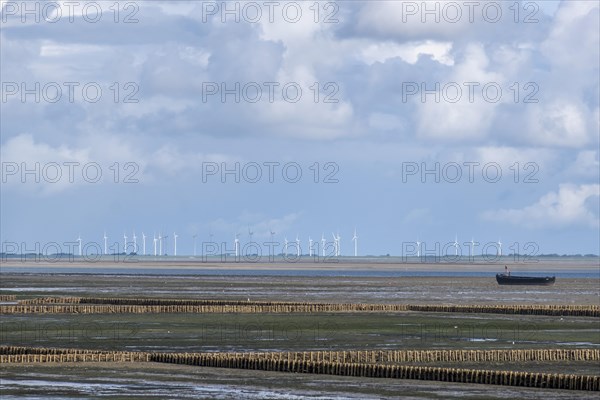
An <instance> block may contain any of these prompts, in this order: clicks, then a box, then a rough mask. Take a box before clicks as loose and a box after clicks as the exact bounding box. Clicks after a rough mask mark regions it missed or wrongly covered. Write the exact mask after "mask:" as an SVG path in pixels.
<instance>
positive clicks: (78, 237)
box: [77, 234, 81, 257]
mask: <svg viewBox="0 0 600 400" xmlns="http://www.w3.org/2000/svg"><path fill="white" fill-rule="evenodd" d="M77 241H78V242H79V257H81V234H79V236H77Z"/></svg>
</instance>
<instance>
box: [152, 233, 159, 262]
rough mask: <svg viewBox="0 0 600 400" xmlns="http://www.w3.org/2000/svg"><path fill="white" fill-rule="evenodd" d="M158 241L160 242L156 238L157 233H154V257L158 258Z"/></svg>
mask: <svg viewBox="0 0 600 400" xmlns="http://www.w3.org/2000/svg"><path fill="white" fill-rule="evenodd" d="M157 240H158V239H157V238H156V232H155V233H154V239H153V242H154V257H156V241H157Z"/></svg>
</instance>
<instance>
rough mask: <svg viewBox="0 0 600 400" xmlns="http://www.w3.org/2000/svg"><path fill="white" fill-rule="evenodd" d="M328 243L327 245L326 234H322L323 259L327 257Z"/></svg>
mask: <svg viewBox="0 0 600 400" xmlns="http://www.w3.org/2000/svg"><path fill="white" fill-rule="evenodd" d="M326 243H327V240H325V233H321V247H322V252H323V257H325V244H326Z"/></svg>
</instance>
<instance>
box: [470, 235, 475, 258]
mask: <svg viewBox="0 0 600 400" xmlns="http://www.w3.org/2000/svg"><path fill="white" fill-rule="evenodd" d="M473 250H475V239H473V237H471V257H473Z"/></svg>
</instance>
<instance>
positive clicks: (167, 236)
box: [163, 235, 169, 255]
mask: <svg viewBox="0 0 600 400" xmlns="http://www.w3.org/2000/svg"><path fill="white" fill-rule="evenodd" d="M168 238H169V235H166V236H163V240H164V242H165V255H167V253H168V252H169V250H167V249H168V248H169V242H167V239H168Z"/></svg>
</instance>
